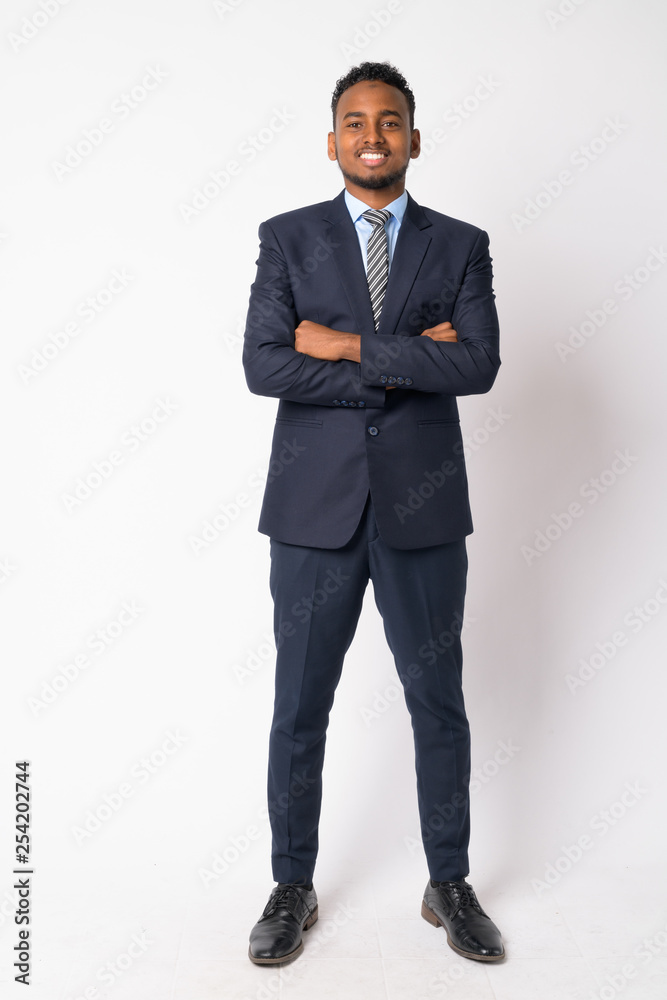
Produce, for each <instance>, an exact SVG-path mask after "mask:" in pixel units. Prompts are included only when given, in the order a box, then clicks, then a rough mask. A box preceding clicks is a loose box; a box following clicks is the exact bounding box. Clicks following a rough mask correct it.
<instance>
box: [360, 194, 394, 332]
mask: <svg viewBox="0 0 667 1000" xmlns="http://www.w3.org/2000/svg"><path fill="white" fill-rule="evenodd" d="M362 218H363V219H366V221H367V222H370V224H371V225H372V226H373V232H372V233H371V235H370V236H369V237H368V248H367V251H366V277H367V279H368V291H369V292H370V296H371V305H372V307H373V320H374V322H375V332H376V333H377V330H378V326H379V324H380V313H381V312H382V302H383V300H384V293H385V290H386V288H387V275H388V274H389V241H388V240H387V231H386V230H385V228H384V225H385V222H387V221H388V220H389V219H390V218H391V212H388V211H387V209H386V208H379V209H376V208H369V209H368V210H367V211H366V212H364V213H363V214H362Z"/></svg>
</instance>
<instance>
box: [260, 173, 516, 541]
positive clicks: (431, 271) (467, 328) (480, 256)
mask: <svg viewBox="0 0 667 1000" xmlns="http://www.w3.org/2000/svg"><path fill="white" fill-rule="evenodd" d="M259 237H260V250H259V258H258V261H257V276H256V279H255V281H254V283H253V285H252V288H251V293H250V306H249V309H248V318H247V325H246V331H245V340H244V349H243V364H244V369H245V375H246V380H247V383H248V387H249V389H250V390H251V391H252V392H254V393H259V394H260V395H264V396H275V397H277V398H278V399H279V400H280V403H279V406H278V413H277V416H276V423H275V432H274V437H273V445H272V451H271V459H270V462H269V469H268V479H267V484H266V487H265V493H264V501H263V505H262V511H261V515H260V522H259V530H260V531H261V532H263V533H265V534H267V535H270V536H271V537H273V538H276V539H278V540H279V541H282V542H288V543H291V544H295V545H309V546H317V547H320V548H338V547H340V546H342V545H344V544H345V543H346V542H347V541H348V540H349V539H350V538H351V536H352V534H353V532H354V530H355V528H356V527H357V525H358V523H359V520H360V517H361V514H362V512H363V508H364V504H365V502H366V499H367V497H368V492H369V490H370V493H371V497H372V501H373V505H374V509H375V516H376V520H377V524H378V530H379V532H380V535H381V536H382V538H383V540H384V541H385V542H386V543H387V544H388V545H390V546H392V547H395V548H399V549H412V548H421V547H423V546H427V545H437V544H440V543H443V542H449V541H454V540H456V539H458V538H462V537H463V536H465V535H467V534H470V532H471V531H472V530H473V527H472V519H471V515H470V506H469V501H468V484H467V478H466V471H465V462H464V456H463V443H462V438H461V431H460V425H459V415H458V408H457V404H456V397H457V396H462V395H468V394H470V393H483V392H487V391H488V390H489V389H490V388H491V386H492V385H493V382H494V380H495V377H496V374H497V371H498V367H499V365H500V358H499V355H498V333H499V331H498V317H497V314H496V308H495V295H494V293H493V289H492V270H491V257H490V256H489V240H488V236H487V234H486V233H485V232H484V231H483V230H481V229H477V228H476V227H475V226H471V225H469V224H468V223H465V222H460V221H458V220H457V219H452V218H449V217H448V216H446V215H441V214H440V213H439V212H434V211H432V210H431V209H428V208H422V207H421V206H420V205H418V204H417V203H416V202H415V201H414V200H413V199H412V198H411V197H408V204H407V209H406V212H405V215H404V217H403V222H402V224H401V228H400V230H399V235H398V239H397V242H396V247H395V250H394V255H393V260H392V264H391V269H390V273H389V281H388V284H387V290H386V294H385V299H384V305H383V308H382V315H381V318H380V324H379V329H378V332H377V333H375V329H374V323H373V312H372V309H371V303H370V296H369V292H368V285H367V281H366V274H365V271H364V266H363V261H362V256H361V250H360V247H359V240H358V237H357V233H356V230H355V227H354V224H353V222H352V219H351V218H350V213H349V211H348V209H347V206H346V204H345V200H344V192H341V193H340V194H339V195H338V197H336V198H334V199H333V201H326V202H322V203H320V204H318V205H311V206H309V207H307V208H301V209H298V210H296V211H293V212H286V213H284V214H282V215H278V216H276V217H275V218H273V219H269V220H268V222H264V223H262V224H261V226H260V227H259ZM304 319H308V320H312V321H314V322H317V323H322V324H324V325H325V326H328V327H331V328H333V329H334V330H341V331H344V332H346V333H358V334H361V363H360V364H359V363H357V362H354V361H347V360H343V361H320V360H318V359H316V358H311V357H310V356H308V355H305V354H301V353H298V352H297V351H295V350H294V330H295V328H296V327H297V326H298V324H299V323H300V322H301V320H304ZM447 320H449V321H450V322H451V323H452V325H453V327H454V329H455V330H456V331H457V334H458V340H459V342H458V343H446V342H436V341H433V340H432V339H431V338H430V337H420V336H419V335H420V334H421V333H422V331H423V330H425V329H428V328H429V327H432V326H435V325H436V324H437V323H442V322H445V321H447ZM388 386H393V387H394V388H393V389H392V391H390V392H389V391H387V387H388Z"/></svg>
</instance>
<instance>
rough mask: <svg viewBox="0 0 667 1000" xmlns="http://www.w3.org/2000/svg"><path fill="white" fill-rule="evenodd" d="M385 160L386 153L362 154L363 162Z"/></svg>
mask: <svg viewBox="0 0 667 1000" xmlns="http://www.w3.org/2000/svg"><path fill="white" fill-rule="evenodd" d="M384 158H385V154H384V153H362V154H361V159H362V160H384Z"/></svg>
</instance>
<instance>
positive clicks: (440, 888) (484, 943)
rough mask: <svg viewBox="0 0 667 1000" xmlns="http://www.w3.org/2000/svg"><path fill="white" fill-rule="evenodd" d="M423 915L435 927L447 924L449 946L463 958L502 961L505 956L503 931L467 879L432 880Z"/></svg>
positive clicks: (424, 902)
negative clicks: (501, 932)
mask: <svg viewBox="0 0 667 1000" xmlns="http://www.w3.org/2000/svg"><path fill="white" fill-rule="evenodd" d="M422 917H423V918H424V920H428V922H429V924H433V926H434V927H444V928H445V932H446V934H447V942H448V944H449V946H450V948H453V949H454V951H456V952H458V953H459V955H463V957H464V958H475V959H477V960H478V961H480V962H499V961H500V960H501V959H502V958H504V957H505V948H504V947H503V941H502V938H501V936H500V931H499V930H498V928H497V927H496V925H495V924H494V922H493V920H491V918H490V917H489V916H488V915H487V914H486V913H485V912H484V910H483V909H482V907H481V906H480V905H479V902H478V901H477V896H476V895H475V891H474V889H473V887H472V886H471V885H469V883H468V882H466V880H465V879H462V880H461V881H460V882H438V884H437V888H436V887H434V886H432V885H431V882H430V881H429V883H428V885H427V886H426V890H425V892H424V899H423V902H422Z"/></svg>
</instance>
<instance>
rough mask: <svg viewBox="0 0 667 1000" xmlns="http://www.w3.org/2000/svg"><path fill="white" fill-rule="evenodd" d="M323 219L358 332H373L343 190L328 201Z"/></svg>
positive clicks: (361, 268)
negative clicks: (327, 228) (333, 247)
mask: <svg viewBox="0 0 667 1000" xmlns="http://www.w3.org/2000/svg"><path fill="white" fill-rule="evenodd" d="M326 219H327V220H328V221H329V222H330V223H332V226H331V229H330V230H329V231H328V234H327V238H328V239H329V240H331V241H332V243H333V245H334V246H335V251H334V254H333V258H334V261H335V264H336V268H337V270H338V275H339V277H340V280H341V284H342V286H343V288H344V289H345V294H346V295H347V298H348V301H349V303H350V308H351V309H352V314H353V316H354V318H355V321H356V324H357V330H358V331H359V333H364V332H369V333H373V332H374V323H373V309H372V307H371V297H370V295H369V294H368V282H367V281H366V272H365V271H364V262H363V259H362V256H361V248H360V247H359V237H358V236H357V231H356V229H355V228H354V223H353V222H352V219H351V217H350V213H349V212H348V209H347V205H346V204H345V192H344V191H341V193H340V194H339V195H338V196H337V197H336V198H334V200H333V201H332V202H330V203H329V209H328V212H327V215H326Z"/></svg>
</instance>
